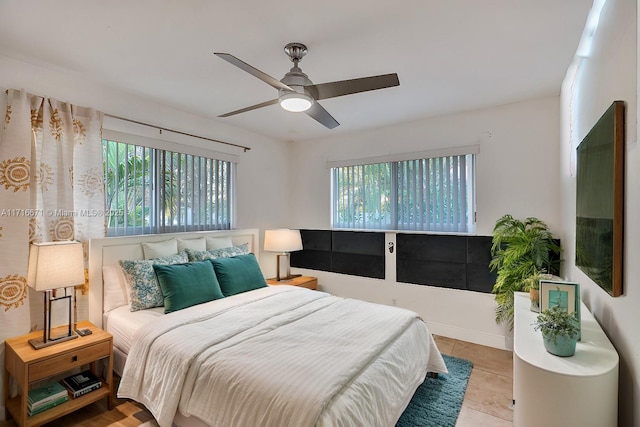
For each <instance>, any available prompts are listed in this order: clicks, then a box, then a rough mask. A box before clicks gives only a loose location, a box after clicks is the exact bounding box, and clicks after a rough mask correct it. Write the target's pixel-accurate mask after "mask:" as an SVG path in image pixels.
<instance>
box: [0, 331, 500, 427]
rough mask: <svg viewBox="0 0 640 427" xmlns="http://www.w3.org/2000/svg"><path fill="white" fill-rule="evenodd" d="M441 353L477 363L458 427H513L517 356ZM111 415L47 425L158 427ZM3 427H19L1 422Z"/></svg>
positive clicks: (447, 348)
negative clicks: (514, 367)
mask: <svg viewBox="0 0 640 427" xmlns="http://www.w3.org/2000/svg"><path fill="white" fill-rule="evenodd" d="M435 339H436V343H437V345H438V348H439V349H440V351H441V352H442V353H444V354H448V355H450V356H455V357H460V358H462V359H467V360H470V361H471V362H473V370H472V371H471V378H470V379H469V385H468V386H467V392H466V394H465V398H464V402H463V404H462V410H461V412H460V416H459V417H458V422H457V424H456V427H512V419H513V413H512V411H511V409H510V408H509V406H510V404H511V401H512V396H513V391H512V378H513V355H512V353H511V352H510V351H504V350H498V349H495V348H491V347H485V346H482V345H477V344H472V343H469V342H465V341H460V340H455V339H451V338H445V337H440V336H436V337H435ZM115 405H116V406H115V408H114V409H113V410H112V411H107V408H106V404H105V401H104V399H103V400H101V401H100V402H97V403H94V404H92V405H89V406H88V407H86V408H84V409H81V410H78V411H76V412H75V413H72V414H69V415H67V416H66V417H63V418H60V419H59V420H57V421H55V422H53V423H50V424H47V425H46V426H47V427H80V426H82V427H106V426H109V427H136V426H142V425H144V426H149V425H155V422H154V421H153V419H152V417H151V415H150V414H149V413H148V412H147V411H146V410H144V408H142V407H141V406H139V405H137V404H136V403H134V402H130V401H126V400H120V399H117V400H116V401H115ZM0 427H15V423H14V422H13V421H8V422H7V421H0Z"/></svg>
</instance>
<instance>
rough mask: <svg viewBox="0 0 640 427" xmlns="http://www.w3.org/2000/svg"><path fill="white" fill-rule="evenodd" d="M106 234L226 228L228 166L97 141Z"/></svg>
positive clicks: (229, 205) (229, 219) (231, 171)
mask: <svg viewBox="0 0 640 427" xmlns="http://www.w3.org/2000/svg"><path fill="white" fill-rule="evenodd" d="M102 151H103V163H104V177H105V186H106V192H105V193H106V207H107V209H108V212H109V215H108V217H107V236H122V235H131V234H148V233H170V232H177V231H198V230H218V229H230V228H231V226H232V206H233V194H232V188H233V185H232V184H233V182H232V181H233V174H234V164H233V163H232V162H229V161H224V160H216V159H212V158H207V157H202V156H196V155H191V154H183V153H178V152H173V151H167V150H161V149H156V148H149V147H144V146H141V145H134V144H128V143H124V142H117V141H112V140H107V139H103V140H102Z"/></svg>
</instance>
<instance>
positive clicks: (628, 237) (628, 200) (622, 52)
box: [560, 0, 640, 427]
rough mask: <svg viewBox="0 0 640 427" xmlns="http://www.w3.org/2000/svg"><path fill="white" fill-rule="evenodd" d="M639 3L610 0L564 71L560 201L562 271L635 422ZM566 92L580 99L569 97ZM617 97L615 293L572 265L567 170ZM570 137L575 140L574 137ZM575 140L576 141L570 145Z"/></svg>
mask: <svg viewBox="0 0 640 427" xmlns="http://www.w3.org/2000/svg"><path fill="white" fill-rule="evenodd" d="M637 22H638V10H637V4H636V1H631V0H607V2H606V4H605V6H604V9H603V11H602V15H601V18H600V24H599V27H598V30H597V32H596V35H595V43H594V46H593V51H592V54H591V55H590V56H589V57H587V58H584V59H583V60H582V61H581V62H580V72H579V73H578V75H577V78H574V76H575V70H574V69H571V70H570V72H569V73H567V78H566V79H565V83H564V84H563V90H562V136H561V150H560V154H561V184H562V191H561V201H562V212H563V215H562V230H563V235H562V239H563V241H564V242H567V243H568V244H566V245H564V246H565V251H566V252H565V260H566V261H565V270H564V271H565V275H566V276H567V277H568V279H570V280H573V281H576V282H578V283H580V285H581V297H582V299H583V300H584V302H585V304H586V305H587V306H588V307H589V309H590V310H591V311H592V312H593V314H594V316H595V317H596V319H597V320H598V322H600V324H601V325H602V327H603V328H604V330H605V331H606V333H607V335H608V336H609V338H610V339H611V341H612V343H613V345H614V346H615V347H616V349H617V351H618V353H619V355H620V377H619V380H620V385H619V423H618V425H619V426H628V427H631V426H638V425H640V386H639V384H638V382H639V380H638V378H639V377H640V341H639V340H638V332H637V325H638V324H639V323H640V314H639V313H640V310H639V309H640V280H639V279H638V277H640V264H639V263H638V256H640V223H638V218H639V217H640V196H639V194H640V150H639V148H638V141H637V120H636V118H637V117H638V96H637V82H638V79H639V78H640V73H639V72H638V69H639V68H638V58H637V42H638V36H637ZM571 91H574V93H577V98H576V99H574V101H573V102H571ZM614 100H623V101H625V102H626V108H627V114H626V124H627V126H626V152H625V154H626V179H625V180H626V182H625V185H626V188H625V205H626V206H625V224H624V227H625V232H624V238H625V243H624V266H623V271H624V273H623V274H624V279H623V288H624V294H623V295H622V296H620V297H617V298H613V297H611V296H609V295H608V294H607V293H606V292H604V291H603V290H602V289H600V288H599V287H598V286H597V285H596V284H595V283H594V282H592V281H591V280H590V279H589V278H588V277H587V276H586V275H584V274H583V273H582V272H581V271H580V270H579V269H577V268H576V267H575V262H574V259H575V212H576V210H575V203H576V180H575V176H574V175H573V174H572V173H571V170H572V161H573V160H572V156H573V155H574V150H575V146H576V142H579V141H581V140H582V138H584V136H585V135H586V134H587V133H588V132H589V130H590V129H591V127H592V126H593V125H594V124H595V122H596V121H597V120H598V119H599V118H600V116H601V115H602V114H603V113H604V112H605V111H606V109H607V108H608V107H609V106H610V105H611V103H612V102H613V101H614ZM572 138H573V140H572ZM572 141H573V144H572Z"/></svg>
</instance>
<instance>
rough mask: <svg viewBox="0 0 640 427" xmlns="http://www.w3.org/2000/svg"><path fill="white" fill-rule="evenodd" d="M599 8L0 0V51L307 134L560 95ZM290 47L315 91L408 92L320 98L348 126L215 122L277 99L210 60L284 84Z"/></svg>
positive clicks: (294, 136) (286, 120)
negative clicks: (377, 84)
mask: <svg viewBox="0 0 640 427" xmlns="http://www.w3.org/2000/svg"><path fill="white" fill-rule="evenodd" d="M591 4H592V2H591V1H590V0H529V1H524V0H437V1H436V0H396V1H389V0H369V1H364V0H362V1H355V0H351V1H349V0H342V1H336V0H323V1H314V2H304V1H294V0H270V1H267V0H245V1H242V0H236V1H226V2H223V1H212V0H180V1H178V0H173V1H171V0H162V1H159V0H134V1H131V0H108V1H98V0H56V1H43V0H1V1H0V54H1V55H4V56H7V57H12V58H15V59H19V60H22V61H26V62H29V63H33V64H37V65H40V66H44V67H47V68H52V69H56V70H70V71H72V72H73V73H74V74H76V75H80V76H82V77H84V78H86V79H89V80H91V81H95V82H97V83H100V84H104V85H107V86H110V87H114V88H118V89H120V90H124V91H126V92H130V93H132V94H135V95H139V96H141V97H144V98H147V99H151V100H154V101H157V102H159V103H162V104H167V105H170V106H173V107H175V108H177V109H180V110H183V111H187V112H191V113H194V114H197V115H199V116H205V117H210V118H211V120H212V121H214V122H218V121H219V122H221V123H226V124H229V125H232V126H237V127H240V128H245V129H249V130H252V131H255V132H258V133H261V134H264V135H268V136H271V137H274V138H277V139H282V140H304V139H313V138H320V137H326V136H331V135H334V134H336V133H342V132H352V131H358V130H362V129H366V128H373V127H379V126H384V125H391V124H396V123H402V122H407V121H412V120H417V119H421V118H425V117H429V116H435V115H442V114H447V113H452V112H457V111H464V110H471V109H477V108H482V107H486V106H492V105H500V104H505V103H509V102H513V101H518V100H522V99H527V98H534V97H541V96H548V95H552V94H558V93H559V91H560V85H561V82H562V79H563V77H564V74H565V71H566V70H567V67H568V66H569V64H570V62H571V60H572V58H573V55H574V53H575V50H576V48H577V46H578V42H579V39H580V36H581V33H582V29H583V27H584V24H585V21H586V17H587V14H588V12H589V9H590V7H591ZM292 41H299V42H302V43H305V44H306V45H307V46H308V48H309V53H308V54H307V56H306V57H305V58H304V59H303V60H302V62H301V63H300V66H301V68H302V69H303V71H304V72H305V73H306V74H308V76H309V78H310V79H311V80H312V81H313V82H314V83H324V82H330V81H335V80H344V79H351V78H357V77H365V76H370V75H377V74H385V73H391V72H395V73H397V74H398V76H399V79H400V86H399V87H394V88H388V89H382V90H377V91H373V92H367V93H361V94H355V95H348V96H344V97H339V98H333V99H327V100H324V101H322V102H321V104H322V105H323V106H324V107H325V108H326V109H327V110H328V111H329V112H330V113H331V114H332V115H333V116H334V117H335V118H336V119H337V120H338V122H340V126H338V127H337V128H335V129H333V130H329V129H326V128H324V127H323V126H321V125H320V124H318V123H317V122H316V121H315V120H313V119H311V118H310V117H308V116H306V115H305V114H301V113H288V112H285V111H284V110H282V109H281V108H280V107H279V106H277V105H273V106H270V107H265V108H262V109H259V110H254V111H251V112H247V113H243V114H240V115H237V116H233V117H229V118H217V117H216V116H217V115H219V114H223V113H226V112H229V111H232V110H236V109H239V108H243V107H247V106H250V105H253V104H257V103H259V102H262V101H266V100H269V99H273V98H276V96H277V92H276V90H275V89H273V88H272V87H271V86H268V85H267V84H266V83H264V82H262V81H260V80H258V79H257V78H255V77H253V76H251V75H249V74H247V73H245V72H243V71H241V70H240V69H238V68H236V67H234V66H232V65H231V64H229V63H227V62H225V61H223V60H222V59H220V58H217V57H215V56H214V55H213V52H227V53H231V54H233V55H235V56H236V57H238V58H240V59H242V60H244V61H245V62H247V63H249V64H251V65H253V66H254V67H256V68H258V69H260V70H262V71H264V72H265V73H267V74H269V75H271V76H273V77H275V78H277V79H280V78H282V76H283V75H284V74H285V73H286V72H287V71H288V70H289V68H291V65H292V64H291V62H290V61H289V59H288V57H287V56H286V55H285V53H284V51H283V47H284V45H285V44H286V43H288V42H292ZM0 83H1V81H0ZM25 89H27V90H28V88H25ZM111 113H113V114H117V112H111ZM131 118H132V119H135V117H131ZM185 131H188V130H185Z"/></svg>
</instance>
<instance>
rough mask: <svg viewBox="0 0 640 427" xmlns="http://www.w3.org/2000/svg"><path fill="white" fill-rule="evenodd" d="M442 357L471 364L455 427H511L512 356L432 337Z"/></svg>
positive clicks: (492, 349)
mask: <svg viewBox="0 0 640 427" xmlns="http://www.w3.org/2000/svg"><path fill="white" fill-rule="evenodd" d="M435 339H436V343H437V344H438V348H439V349H440V351H441V352H442V353H444V354H448V355H450V356H455V357H459V358H462V359H467V360H470V361H471V362H473V370H472V371H471V378H469V385H468V386H467V392H466V393H465V395H464V401H463V402H462V410H461V411H460V416H459V417H458V422H457V424H456V427H511V426H512V425H513V423H512V420H513V411H512V410H511V402H512V401H513V353H512V352H510V351H505V350H498V349H495V348H492V347H485V346H482V345H477V344H472V343H469V342H465V341H459V340H454V339H451V338H444V337H439V336H436V337H435Z"/></svg>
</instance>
